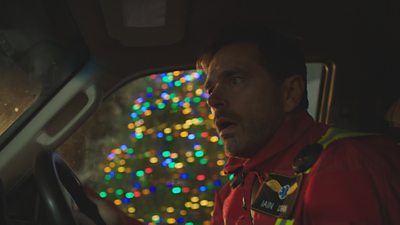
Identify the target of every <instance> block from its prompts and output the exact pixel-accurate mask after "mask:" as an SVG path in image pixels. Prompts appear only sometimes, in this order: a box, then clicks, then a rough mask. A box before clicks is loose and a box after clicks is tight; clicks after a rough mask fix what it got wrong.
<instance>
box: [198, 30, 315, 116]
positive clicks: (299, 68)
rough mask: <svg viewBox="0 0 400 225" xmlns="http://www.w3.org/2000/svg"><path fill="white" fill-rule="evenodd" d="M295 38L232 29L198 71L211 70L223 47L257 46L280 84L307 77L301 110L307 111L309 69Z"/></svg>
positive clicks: (207, 54) (205, 56)
mask: <svg viewBox="0 0 400 225" xmlns="http://www.w3.org/2000/svg"><path fill="white" fill-rule="evenodd" d="M296 42H297V41H296V40H295V39H294V38H290V37H288V36H284V35H283V34H281V33H278V32H276V31H273V30H271V29H269V28H266V27H263V26H254V25H252V26H232V27H228V28H225V29H223V30H222V31H221V33H220V35H219V36H218V38H217V40H216V41H215V42H214V43H213V44H212V45H210V46H209V48H207V49H206V51H204V53H203V54H201V56H200V57H199V58H198V60H197V63H196V64H197V67H198V68H202V69H205V68H208V66H209V64H210V62H211V60H212V59H213V57H214V55H215V54H216V53H217V52H218V51H219V50H220V49H221V48H223V47H225V46H227V45H229V44H235V43H250V44H255V45H256V46H257V48H258V50H259V52H260V54H261V56H262V57H263V58H262V59H261V62H262V63H264V65H265V67H266V69H267V70H268V72H269V73H270V74H271V76H272V77H273V79H275V80H276V81H278V82H282V81H284V80H285V79H286V78H288V77H290V76H292V75H295V74H298V75H301V76H302V77H303V78H304V81H305V82H304V83H305V87H304V88H305V93H304V96H303V99H302V100H301V102H300V103H299V105H298V108H301V109H307V108H308V100H307V69H306V65H305V59H304V53H303V51H302V50H301V49H300V48H299V47H298V46H297V43H296Z"/></svg>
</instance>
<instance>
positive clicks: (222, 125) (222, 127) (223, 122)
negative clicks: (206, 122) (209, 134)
mask: <svg viewBox="0 0 400 225" xmlns="http://www.w3.org/2000/svg"><path fill="white" fill-rule="evenodd" d="M215 125H216V126H217V129H218V131H219V134H220V136H221V137H226V136H227V135H228V134H230V133H232V132H233V130H234V128H235V127H236V123H235V122H233V121H231V120H228V119H225V118H221V119H217V120H216V123H215Z"/></svg>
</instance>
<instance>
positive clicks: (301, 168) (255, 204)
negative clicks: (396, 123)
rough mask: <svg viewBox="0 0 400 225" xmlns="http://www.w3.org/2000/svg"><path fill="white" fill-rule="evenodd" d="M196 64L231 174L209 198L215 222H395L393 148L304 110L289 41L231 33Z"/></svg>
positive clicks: (399, 185)
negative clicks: (319, 119)
mask: <svg viewBox="0 0 400 225" xmlns="http://www.w3.org/2000/svg"><path fill="white" fill-rule="evenodd" d="M199 65H200V67H201V68H203V69H204V70H205V71H206V74H207V80H206V83H205V88H206V90H207V91H208V93H209V95H210V97H209V106H210V107H211V109H212V112H213V113H214V114H215V124H216V127H217V130H218V132H219V135H220V137H221V138H222V139H223V141H224V144H225V152H226V155H227V157H228V158H229V160H228V163H227V164H226V166H225V172H226V173H234V174H235V179H234V180H233V181H231V182H230V183H229V184H227V185H225V186H224V187H223V188H222V189H221V190H220V191H219V192H218V193H217V194H216V196H215V208H214V212H213V218H212V223H213V224H215V225H220V224H229V225H230V224H232V225H233V224H265V225H269V224H271V225H272V224H296V225H297V224H304V225H324V224H326V225H350V224H351V225H365V224H374V225H376V224H382V225H383V224H400V176H399V172H400V163H399V160H400V148H399V146H397V145H396V144H395V142H394V141H392V140H389V139H387V138H385V137H383V136H379V135H365V136H363V135H361V136H360V135H348V136H358V137H352V138H348V137H347V136H346V135H342V134H341V133H340V132H339V133H337V134H334V132H331V133H329V134H326V133H327V132H328V127H327V126H325V125H321V124H317V123H315V122H314V121H313V119H312V118H311V117H310V116H309V115H308V113H307V112H306V109H307V94H306V68H305V62H304V56H303V53H302V52H301V51H300V50H299V49H298V48H297V47H296V46H295V45H294V44H293V42H292V41H290V40H289V39H287V38H285V37H283V36H281V35H279V34H276V33H274V32H270V31H267V30H260V29H258V30H252V29H247V28H245V29H242V30H240V29H236V30H234V31H233V32H230V33H229V32H228V33H227V34H226V35H225V36H222V38H221V39H220V40H219V41H217V42H216V44H214V45H213V46H212V47H211V48H210V50H209V51H208V52H206V54H204V55H203V57H201V58H200V60H199ZM324 135H325V136H324ZM338 135H339V137H340V136H342V138H341V139H339V140H336V141H333V140H334V139H338ZM323 136H324V138H322V137H323ZM346 137H347V138H346ZM321 138H322V139H323V140H322V139H321ZM316 143H319V144H316ZM321 150H322V151H321Z"/></svg>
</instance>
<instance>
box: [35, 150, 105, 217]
mask: <svg viewBox="0 0 400 225" xmlns="http://www.w3.org/2000/svg"><path fill="white" fill-rule="evenodd" d="M35 179H36V185H37V188H38V191H39V195H40V197H41V200H43V203H44V205H45V207H46V209H47V210H48V212H49V216H50V217H51V218H50V219H51V220H52V222H53V223H54V224H57V225H77V222H76V221H75V219H74V216H73V213H72V209H71V208H70V206H69V205H68V203H67V199H66V197H65V195H64V193H63V190H62V186H63V187H64V188H65V189H66V190H67V191H68V192H69V194H70V195H71V197H72V199H73V200H74V201H75V203H76V205H77V206H78V208H79V211H80V212H82V213H83V214H85V215H86V216H87V217H89V218H90V219H91V220H92V221H93V222H95V223H96V225H106V223H105V222H104V220H103V219H102V218H101V216H100V214H99V211H98V209H97V205H96V204H94V203H93V202H92V201H91V200H90V199H89V198H88V197H87V196H86V194H85V192H84V189H83V187H82V184H81V182H80V181H79V179H78V177H77V176H76V175H75V173H74V172H73V171H72V169H71V168H70V167H69V166H68V165H67V164H66V162H65V161H64V160H63V159H62V158H61V157H60V156H59V155H58V154H57V153H55V152H53V151H42V152H40V153H39V154H38V155H37V158H36V165H35Z"/></svg>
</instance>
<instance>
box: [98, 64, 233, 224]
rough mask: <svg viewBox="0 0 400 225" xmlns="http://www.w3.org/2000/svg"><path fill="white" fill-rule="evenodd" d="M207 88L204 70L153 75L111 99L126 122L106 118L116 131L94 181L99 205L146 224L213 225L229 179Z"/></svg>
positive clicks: (107, 143) (107, 141)
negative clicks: (218, 194)
mask: <svg viewBox="0 0 400 225" xmlns="http://www.w3.org/2000/svg"><path fill="white" fill-rule="evenodd" d="M203 82H204V76H203V73H202V71H199V70H190V71H174V72H170V73H162V74H153V75H150V76H148V77H145V78H142V79H140V80H137V81H135V82H132V83H131V84H129V85H127V86H126V87H124V88H122V89H121V90H119V91H118V92H117V94H116V95H114V96H113V97H112V98H111V101H110V102H112V103H110V104H113V105H114V107H115V110H114V111H115V112H114V114H117V115H122V116H118V118H116V117H112V118H111V117H110V118H107V117H108V116H107V115H105V114H104V113H103V114H102V118H101V119H102V120H103V121H104V120H107V119H109V120H113V123H112V125H110V126H111V127H109V128H107V129H108V130H109V132H108V134H107V135H108V136H107V137H102V144H98V143H97V147H96V148H102V150H103V151H105V152H106V155H105V157H102V159H101V160H102V162H98V163H99V165H100V167H101V171H100V172H97V173H98V174H95V176H94V177H92V178H91V180H92V181H93V183H95V184H93V185H94V188H95V189H96V191H97V192H98V193H99V195H100V197H102V198H108V199H110V200H111V201H113V202H114V204H115V205H117V206H119V207H120V208H121V209H122V210H123V211H125V212H126V213H128V214H129V215H131V216H132V217H135V218H139V219H142V220H143V221H145V222H146V223H148V224H209V221H210V216H211V215H210V214H211V211H212V208H213V205H214V202H213V198H214V192H215V191H216V190H218V189H219V188H220V187H221V186H222V185H223V184H224V183H225V182H226V180H227V179H228V178H227V177H226V176H224V174H223V172H222V168H223V165H224V164H225V161H224V160H225V159H224V158H225V157H224V152H223V146H222V145H223V144H222V141H221V140H220V139H219V137H218V136H217V134H216V132H215V130H214V127H213V121H212V120H213V115H212V114H211V113H210V111H209V108H208V106H207V104H206V101H207V98H208V94H207V93H205V92H203V89H202V84H203ZM106 104H107V103H106ZM111 111H112V110H111ZM115 120H121V121H115ZM120 124H125V125H124V126H123V127H121V125H120ZM121 128H123V129H122V131H121ZM104 148H105V149H104ZM105 158H106V159H105ZM97 161H99V160H97ZM97 168H98V167H97ZM99 180H100V181H99Z"/></svg>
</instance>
